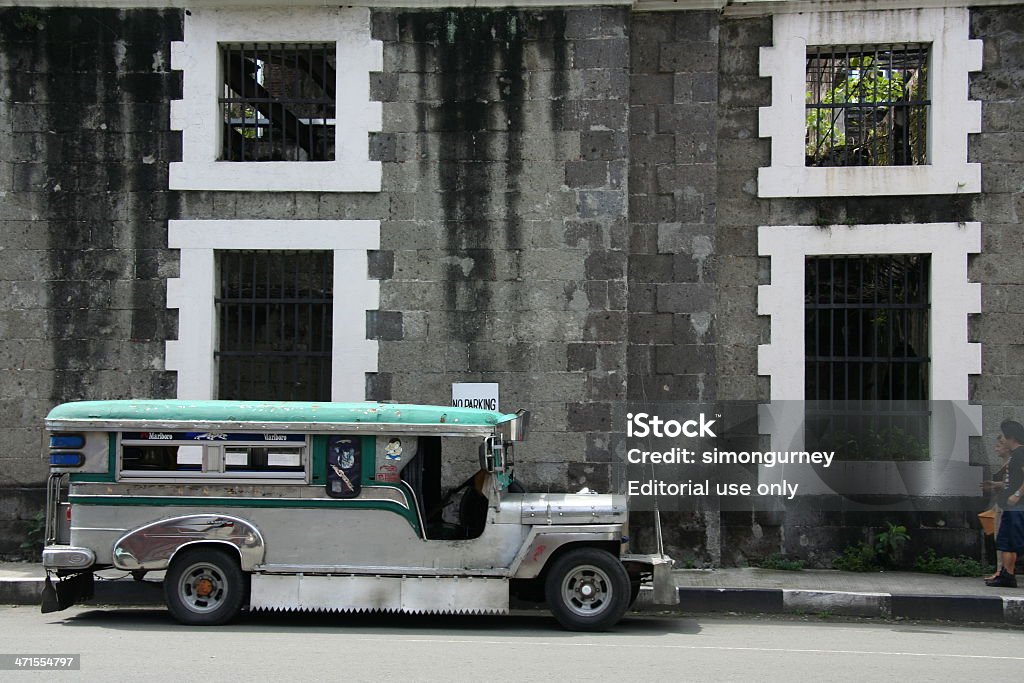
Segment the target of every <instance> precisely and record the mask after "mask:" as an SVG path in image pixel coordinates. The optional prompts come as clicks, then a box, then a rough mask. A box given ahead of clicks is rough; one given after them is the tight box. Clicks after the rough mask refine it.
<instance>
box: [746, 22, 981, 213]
mask: <svg viewBox="0 0 1024 683" xmlns="http://www.w3.org/2000/svg"><path fill="white" fill-rule="evenodd" d="M773 26H774V28H773V43H774V45H773V46H772V47H762V48H761V61H760V72H761V76H764V77H769V78H771V79H772V104H771V106H770V107H761V109H760V112H759V114H760V118H759V126H758V131H759V135H760V136H761V137H768V138H771V141H772V159H771V166H768V167H764V168H761V169H759V172H758V182H757V193H758V196H759V197H840V196H875V195H917V194H965V193H977V192H981V165H980V164H975V163H968V162H967V135H968V134H969V133H978V132H981V102H978V101H975V100H969V99H968V73H969V72H971V71H980V70H981V67H982V41H980V40H970V39H969V35H970V12H969V10H967V9H966V8H952V9H919V10H888V11H875V12H808V13H805V14H779V15H775V17H774V18H773ZM889 43H927V44H928V46H929V60H930V61H929V69H928V74H929V82H928V93H929V98H930V99H931V106H930V107H929V114H928V138H927V141H928V144H927V158H928V164H926V165H919V166H841V167H826V168H815V167H808V166H805V137H806V107H805V104H806V103H805V90H806V82H805V81H806V58H807V48H808V46H811V47H816V46H828V45H884V44H889Z"/></svg>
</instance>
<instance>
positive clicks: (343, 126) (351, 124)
mask: <svg viewBox="0 0 1024 683" xmlns="http://www.w3.org/2000/svg"><path fill="white" fill-rule="evenodd" d="M252 42H264V43H265V42H274V43H310V42H315V43H335V44H336V46H337V61H336V63H337V68H336V69H335V71H336V76H337V81H336V87H335V92H336V93H337V98H336V103H335V106H336V110H335V126H336V136H337V137H336V144H335V160H334V161H218V160H217V159H218V155H219V154H220V150H221V135H222V130H223V113H222V112H221V109H220V105H219V103H218V101H217V100H218V98H219V97H220V96H221V93H222V91H223V88H224V85H223V83H224V79H223V76H222V73H221V69H222V67H221V63H220V62H221V60H220V50H219V49H218V44H219V43H252ZM171 68H173V69H176V70H181V71H183V72H184V73H183V86H182V95H183V98H182V99H180V100H172V101H171V129H172V130H180V131H181V133H182V160H181V161H179V162H172V163H171V164H170V189H172V190H239V191H253V192H257V191H271V192H274V191H278V192H380V189H381V164H380V162H379V161H370V159H369V144H370V143H369V134H370V132H371V131H380V130H381V126H382V109H381V103H380V102H373V101H371V100H370V72H371V71H382V70H383V69H384V48H383V44H382V43H381V42H380V41H377V40H371V39H370V11H369V9H367V8H365V7H361V8H359V7H357V8H352V7H346V8H342V7H323V8H303V10H302V11H301V12H295V11H292V10H290V9H288V8H284V9H280V8H276V9H271V8H247V9H202V8H192V9H191V10H189V12H188V13H186V15H185V40H184V41H182V42H174V43H171Z"/></svg>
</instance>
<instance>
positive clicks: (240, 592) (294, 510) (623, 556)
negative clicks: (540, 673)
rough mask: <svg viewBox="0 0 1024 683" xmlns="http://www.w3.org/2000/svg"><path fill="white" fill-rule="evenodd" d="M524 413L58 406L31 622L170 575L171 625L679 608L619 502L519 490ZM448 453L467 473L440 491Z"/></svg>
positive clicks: (574, 617) (607, 613) (595, 621)
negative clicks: (641, 597)
mask: <svg viewBox="0 0 1024 683" xmlns="http://www.w3.org/2000/svg"><path fill="white" fill-rule="evenodd" d="M528 418H529V413H526V412H523V411H520V412H519V413H515V414H502V413H499V412H493V411H487V410H477V409H468V408H454V407H445V406H424V405H402V404H388V403H298V402H250V401H245V402H242V401H185V400H138V401H133V400H122V401H83V402H75V403H66V404H63V405H60V406H57V407H56V408H54V409H53V410H52V411H51V412H50V414H49V415H48V416H47V418H46V428H47V430H48V432H49V458H50V471H51V473H50V476H49V479H48V495H47V508H46V545H45V549H44V550H43V565H44V567H45V568H46V571H47V580H46V585H45V590H44V597H43V605H42V608H43V611H44V612H48V611H56V610H59V609H64V608H66V607H68V606H70V605H71V604H74V603H75V602H76V601H78V600H81V599H85V598H87V597H88V596H89V595H90V594H91V590H92V582H93V572H95V571H97V570H100V569H107V568H117V569H120V570H124V571H126V572H131V574H132V575H133V576H135V578H137V579H139V580H142V579H143V577H145V575H146V574H147V573H148V572H157V571H164V572H166V573H165V576H164V579H163V590H164V598H165V601H166V603H167V607H168V609H169V611H170V613H171V614H172V615H173V616H174V617H175V618H176V619H177V620H178V621H180V622H182V623H185V624H204V625H214V624H223V623H226V622H228V621H229V620H231V619H232V618H233V617H235V616H236V615H237V614H238V612H239V611H240V610H242V609H250V610H332V611H357V612H358V611H375V610H380V611H401V612H416V613H487V614H503V613H507V612H508V611H509V604H510V598H511V597H513V596H518V597H520V598H524V599H533V600H536V601H543V600H546V602H547V603H548V605H549V607H550V609H551V611H552V612H553V613H554V615H555V617H556V618H557V619H558V621H559V622H560V623H561V624H562V625H563V626H564V627H566V628H569V629H575V630H598V629H604V628H607V627H609V626H611V625H612V624H615V623H616V622H617V621H618V620H619V619H620V618H621V617H622V615H623V613H624V612H625V611H626V610H627V609H628V607H629V606H630V604H631V603H632V601H633V600H635V599H636V597H637V594H638V592H639V591H640V589H641V585H642V584H644V583H648V584H652V585H653V590H654V600H655V602H659V603H668V604H671V603H674V602H676V601H677V600H678V594H677V592H676V590H675V588H674V586H673V583H672V578H671V567H672V560H670V559H669V558H668V557H667V556H665V555H664V554H663V553H660V552H659V553H656V554H646V555H641V554H632V553H630V552H629V551H628V547H627V532H628V499H627V498H626V497H624V496H618V495H610V494H551V493H528V492H524V491H523V490H522V488H521V487H519V485H518V482H516V481H515V476H514V462H513V449H514V445H515V443H517V442H519V441H522V440H524V439H525V437H526V431H527V423H528ZM467 439H473V440H474V441H467ZM477 444H479V445H478V446H477ZM466 446H469V448H466ZM443 450H444V451H450V452H454V453H456V454H459V453H461V454H462V457H463V459H467V455H466V454H467V453H468V454H470V455H469V456H468V457H469V458H470V459H472V460H473V465H472V466H471V468H470V469H471V470H472V469H476V468H477V467H478V469H476V472H475V473H473V474H472V475H471V476H469V477H468V479H466V480H465V481H463V483H462V484H461V485H450V486H448V487H447V489H445V487H442V477H441V472H442V469H443V464H444V458H445V457H446V453H444V452H442V451H443ZM659 537H660V535H659Z"/></svg>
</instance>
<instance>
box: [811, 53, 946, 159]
mask: <svg viewBox="0 0 1024 683" xmlns="http://www.w3.org/2000/svg"><path fill="white" fill-rule="evenodd" d="M806 99H807V104H806V111H807V140H806V146H807V149H806V165H807V166H908V165H917V164H926V163H928V159H927V135H928V107H929V105H930V104H931V101H930V100H929V99H928V47H927V46H926V45H913V44H906V45H874V46H869V45H855V46H845V47H839V46H827V47H808V48H807V95H806Z"/></svg>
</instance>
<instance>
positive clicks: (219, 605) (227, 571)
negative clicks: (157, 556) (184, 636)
mask: <svg viewBox="0 0 1024 683" xmlns="http://www.w3.org/2000/svg"><path fill="white" fill-rule="evenodd" d="M247 583H248V582H247V580H246V575H245V573H244V572H243V571H242V568H241V567H239V566H238V560H237V559H236V558H235V557H233V556H232V555H231V554H230V553H228V552H227V551H225V550H220V549H218V548H194V549H190V550H184V551H182V552H181V553H180V554H178V555H177V556H176V557H175V558H174V560H173V561H172V562H171V566H170V568H168V570H167V575H166V576H165V577H164V599H165V601H166V603H167V609H168V610H170V612H171V615H172V616H173V617H174V618H175V619H177V620H178V621H180V622H181V623H183V624H189V625H194V626H218V625H220V624H226V623H227V622H229V621H231V619H233V618H234V617H235V615H236V614H238V611H239V610H240V609H241V608H242V602H243V601H244V600H245V596H246V594H247V593H248V590H247Z"/></svg>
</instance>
